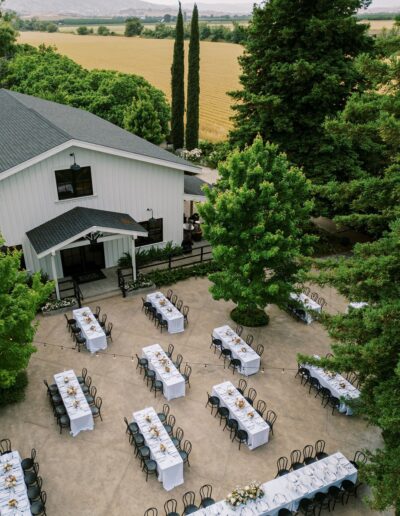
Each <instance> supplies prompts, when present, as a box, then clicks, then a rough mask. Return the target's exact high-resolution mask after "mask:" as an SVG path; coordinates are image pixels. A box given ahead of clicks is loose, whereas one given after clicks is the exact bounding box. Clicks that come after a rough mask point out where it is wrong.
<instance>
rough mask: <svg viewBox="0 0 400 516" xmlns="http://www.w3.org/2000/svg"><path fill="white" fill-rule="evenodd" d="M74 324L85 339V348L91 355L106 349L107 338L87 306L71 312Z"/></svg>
mask: <svg viewBox="0 0 400 516" xmlns="http://www.w3.org/2000/svg"><path fill="white" fill-rule="evenodd" d="M72 313H73V315H74V319H75V320H76V324H77V325H78V326H79V328H80V329H81V331H82V333H83V336H84V337H85V339H86V347H87V349H88V350H89V351H90V352H91V353H95V352H96V351H99V350H100V349H107V337H106V334H105V333H104V330H103V328H102V327H101V326H100V324H99V323H98V321H97V319H96V317H95V316H94V315H93V313H92V311H91V310H90V308H88V307H87V306H85V307H83V308H77V309H76V310H73V312H72Z"/></svg>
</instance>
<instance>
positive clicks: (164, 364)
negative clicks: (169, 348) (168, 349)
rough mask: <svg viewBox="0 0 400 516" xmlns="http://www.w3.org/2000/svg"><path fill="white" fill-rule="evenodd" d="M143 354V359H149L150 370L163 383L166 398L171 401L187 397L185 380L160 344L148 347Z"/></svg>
mask: <svg viewBox="0 0 400 516" xmlns="http://www.w3.org/2000/svg"><path fill="white" fill-rule="evenodd" d="M142 352H143V358H147V360H148V362H149V369H151V370H152V371H154V372H155V373H156V377H157V380H161V381H162V383H163V393H164V396H165V398H166V399H167V400H168V401H169V400H172V399H174V398H180V397H182V396H185V379H184V378H183V376H182V375H181V373H180V372H179V371H178V369H177V368H176V367H175V366H174V364H173V362H172V361H171V359H170V358H168V356H167V354H166V353H165V351H164V350H163V349H162V347H161V346H160V344H153V345H152V346H147V347H145V348H143V350H142ZM166 368H168V369H169V371H168V370H166Z"/></svg>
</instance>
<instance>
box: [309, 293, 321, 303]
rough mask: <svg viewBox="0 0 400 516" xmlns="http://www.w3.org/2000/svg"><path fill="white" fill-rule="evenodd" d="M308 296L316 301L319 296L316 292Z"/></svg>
mask: <svg viewBox="0 0 400 516" xmlns="http://www.w3.org/2000/svg"><path fill="white" fill-rule="evenodd" d="M310 297H311V299H312V300H313V301H315V302H317V301H318V298H319V295H318V292H313V293H312V294H311V296H310Z"/></svg>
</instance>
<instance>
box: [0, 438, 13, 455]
mask: <svg viewBox="0 0 400 516" xmlns="http://www.w3.org/2000/svg"><path fill="white" fill-rule="evenodd" d="M10 452H11V441H10V439H1V440H0V454H1V455H3V454H5V453H10Z"/></svg>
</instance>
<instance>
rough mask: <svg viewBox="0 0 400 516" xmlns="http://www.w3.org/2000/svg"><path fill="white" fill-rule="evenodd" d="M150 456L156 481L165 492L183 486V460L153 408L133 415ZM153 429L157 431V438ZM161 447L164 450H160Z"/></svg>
mask: <svg viewBox="0 0 400 516" xmlns="http://www.w3.org/2000/svg"><path fill="white" fill-rule="evenodd" d="M133 419H134V421H136V423H137V424H138V426H139V430H140V432H141V434H142V435H143V437H144V440H145V442H146V445H147V446H148V447H149V448H150V456H151V458H152V459H153V460H155V461H156V463H157V472H158V480H159V481H160V482H162V483H163V487H164V489H165V490H166V491H170V490H171V489H173V488H174V487H176V486H180V485H181V484H183V460H182V458H181V456H180V454H179V452H178V450H177V449H176V447H175V446H174V443H173V442H172V440H171V438H170V436H169V435H168V433H167V431H166V430H165V428H164V426H163V424H162V423H161V421H160V419H159V417H158V416H157V413H156V411H155V410H154V408H153V407H147V408H145V409H143V410H139V411H138V412H134V413H133ZM154 429H157V431H158V433H159V435H158V436H157V435H156V433H155V431H154ZM162 446H163V447H164V448H165V450H164V451H163V450H161V448H162Z"/></svg>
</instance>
